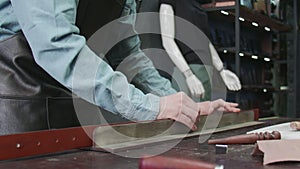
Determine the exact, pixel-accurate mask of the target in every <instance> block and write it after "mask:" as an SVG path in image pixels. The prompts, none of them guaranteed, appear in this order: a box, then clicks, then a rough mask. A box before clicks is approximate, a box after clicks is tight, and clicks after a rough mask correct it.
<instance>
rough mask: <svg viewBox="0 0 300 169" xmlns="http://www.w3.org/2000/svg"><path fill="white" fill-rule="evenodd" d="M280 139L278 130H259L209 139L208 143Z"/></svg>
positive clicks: (243, 142) (250, 142)
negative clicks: (258, 131)
mask: <svg viewBox="0 0 300 169" xmlns="http://www.w3.org/2000/svg"><path fill="white" fill-rule="evenodd" d="M275 139H278V140H280V139H281V134H280V132H278V131H273V132H271V133H270V132H260V133H252V134H243V135H237V136H232V137H227V138H221V139H214V140H209V141H208V144H254V143H256V141H257V140H275Z"/></svg>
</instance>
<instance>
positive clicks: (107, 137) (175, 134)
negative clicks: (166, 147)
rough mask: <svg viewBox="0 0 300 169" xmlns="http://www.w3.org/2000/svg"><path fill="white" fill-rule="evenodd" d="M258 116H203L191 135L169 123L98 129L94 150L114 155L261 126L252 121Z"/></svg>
mask: <svg viewBox="0 0 300 169" xmlns="http://www.w3.org/2000/svg"><path fill="white" fill-rule="evenodd" d="M257 117H258V115H257V110H249V111H243V112H241V113H224V114H222V113H215V114H213V115H210V116H202V117H201V118H200V119H201V120H200V122H199V124H198V130H197V131H195V132H192V133H190V132H189V129H188V128H187V127H185V126H184V125H182V124H180V123H176V122H173V121H171V120H159V121H153V122H142V123H130V124H122V125H117V126H101V127H98V128H96V129H95V131H94V135H93V141H94V148H96V149H97V148H100V149H102V148H104V149H106V150H108V151H111V152H117V151H122V150H126V149H130V148H134V147H139V146H145V145H151V144H156V143H158V142H163V141H172V140H178V139H182V138H185V137H195V136H199V135H205V134H210V133H214V132H221V131H227V130H232V129H237V128H242V127H247V126H253V125H257V124H261V123H262V122H257V121H255V120H257Z"/></svg>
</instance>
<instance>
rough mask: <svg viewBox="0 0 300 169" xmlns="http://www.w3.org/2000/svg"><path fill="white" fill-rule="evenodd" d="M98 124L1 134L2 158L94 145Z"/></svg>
mask: <svg viewBox="0 0 300 169" xmlns="http://www.w3.org/2000/svg"><path fill="white" fill-rule="evenodd" d="M96 127H97V126H85V127H74V128H66V129H55V130H45V131H37V132H28V133H20V134H13V135H5V136H0V150H1V153H0V160H9V159H15V158H21V157H28V156H34V155H41V154H48V153H54V152H60V151H65V150H71V149H76V148H82V147H90V146H92V145H93V141H92V139H91V138H92V134H93V131H94V129H95V128H96Z"/></svg>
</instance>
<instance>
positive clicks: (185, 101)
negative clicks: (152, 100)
mask: <svg viewBox="0 0 300 169" xmlns="http://www.w3.org/2000/svg"><path fill="white" fill-rule="evenodd" d="M199 112H200V111H199V106H198V104H197V103H195V102H194V101H193V100H192V99H191V98H189V97H188V96H187V95H186V94H185V93H183V92H179V93H176V94H173V95H170V96H165V97H162V98H161V100H160V108H159V114H158V116H157V119H173V120H175V121H178V122H181V123H183V124H185V125H186V126H188V127H189V128H190V129H192V130H196V129H197V127H196V125H195V123H196V122H197V120H198V118H199Z"/></svg>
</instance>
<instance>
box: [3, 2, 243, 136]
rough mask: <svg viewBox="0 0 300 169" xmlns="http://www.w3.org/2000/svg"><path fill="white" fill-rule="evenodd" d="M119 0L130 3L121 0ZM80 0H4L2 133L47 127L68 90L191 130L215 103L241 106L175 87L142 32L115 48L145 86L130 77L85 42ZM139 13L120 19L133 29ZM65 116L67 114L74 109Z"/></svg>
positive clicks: (127, 8)
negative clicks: (147, 51) (143, 45)
mask: <svg viewBox="0 0 300 169" xmlns="http://www.w3.org/2000/svg"><path fill="white" fill-rule="evenodd" d="M115 2H116V4H120V5H124V4H123V3H122V1H121V0H116V1H115ZM78 3H79V0H0V40H1V42H0V57H1V62H0V77H1V85H0V111H1V112H0V124H1V129H0V130H1V131H0V134H7V133H16V132H23V131H31V130H39V129H47V128H49V127H50V126H49V118H50V117H51V112H50V109H54V110H57V111H58V109H56V108H57V107H58V108H62V107H61V105H64V104H61V103H63V102H62V100H64V98H65V97H67V96H71V94H70V93H68V91H72V93H73V94H76V95H77V96H79V97H80V98H83V99H84V100H86V101H88V102H89V103H92V104H94V105H97V106H99V107H101V108H104V109H106V110H108V111H110V112H112V113H115V114H119V115H121V116H123V117H125V118H127V119H130V120H135V121H141V120H154V119H165V118H170V119H173V120H176V121H179V122H181V123H183V124H185V125H186V126H188V127H189V128H191V129H193V130H195V129H196V126H195V124H194V123H195V122H196V120H197V119H198V116H199V115H200V114H209V113H211V112H213V111H214V110H215V109H218V110H226V111H239V109H237V108H236V106H237V104H234V103H227V102H224V101H223V100H217V101H214V102H203V103H195V102H193V101H192V100H191V99H190V98H189V97H187V96H186V95H185V94H184V93H175V91H174V90H173V89H172V88H171V85H170V82H169V81H167V80H166V79H164V78H162V77H161V76H159V74H158V73H157V71H156V70H155V68H154V66H153V65H152V63H151V61H150V60H149V59H148V58H147V57H146V56H145V55H144V53H143V52H142V51H141V50H140V49H139V43H140V42H139V38H138V36H137V35H136V36H132V37H130V38H128V39H126V40H125V41H122V43H124V44H125V45H120V46H121V47H124V49H125V48H127V50H126V51H127V53H122V54H119V55H118V53H113V52H112V54H111V56H112V57H113V58H112V60H111V61H112V62H113V61H114V60H118V57H126V56H129V55H130V57H131V58H129V59H130V61H132V62H135V63H134V64H132V65H135V67H134V68H132V67H131V68H130V69H132V70H134V71H135V72H138V74H137V75H136V76H135V77H134V78H133V80H132V82H133V83H134V84H135V85H136V86H139V88H140V89H138V88H136V87H135V86H133V85H131V84H129V83H128V82H127V78H126V76H125V75H124V74H122V73H120V72H118V71H115V70H113V68H112V67H111V66H110V65H109V64H107V63H106V62H105V61H104V60H103V59H101V58H100V57H99V56H98V55H97V54H96V53H95V52H93V51H92V50H91V49H90V48H89V47H88V46H87V45H86V39H85V37H84V36H83V35H81V34H80V30H79V28H78V27H77V26H76V14H77V7H78ZM122 9H123V10H122V12H121V16H126V15H130V14H134V13H135V2H134V0H126V2H125V5H124V7H123V8H122ZM103 17H105V16H103ZM134 19H135V17H127V19H126V18H125V20H124V19H123V20H122V19H121V20H120V21H118V22H120V24H125V27H126V25H127V27H128V29H132V31H134V26H133V25H134V24H133V23H134V22H135V21H134ZM116 51H118V49H116ZM120 51H122V49H121V50H120ZM120 55H126V56H120ZM114 57H115V58H114ZM128 72H130V70H129V71H128ZM151 93H154V94H155V95H154V94H151ZM159 96H161V98H160V97H159ZM49 98H50V99H49ZM53 98H58V99H54V100H55V103H57V104H54V107H56V108H51V107H52V106H53V105H51V104H50V102H51V103H52V100H51V99H53ZM57 100H58V101H57ZM66 111H69V110H68V109H67V110H66ZM49 112H50V115H49ZM61 114H63V113H61ZM60 120H62V121H68V117H66V118H60ZM44 121H45V122H44ZM70 126H72V124H71V125H70ZM59 127H60V126H59ZM61 127H65V126H61Z"/></svg>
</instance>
